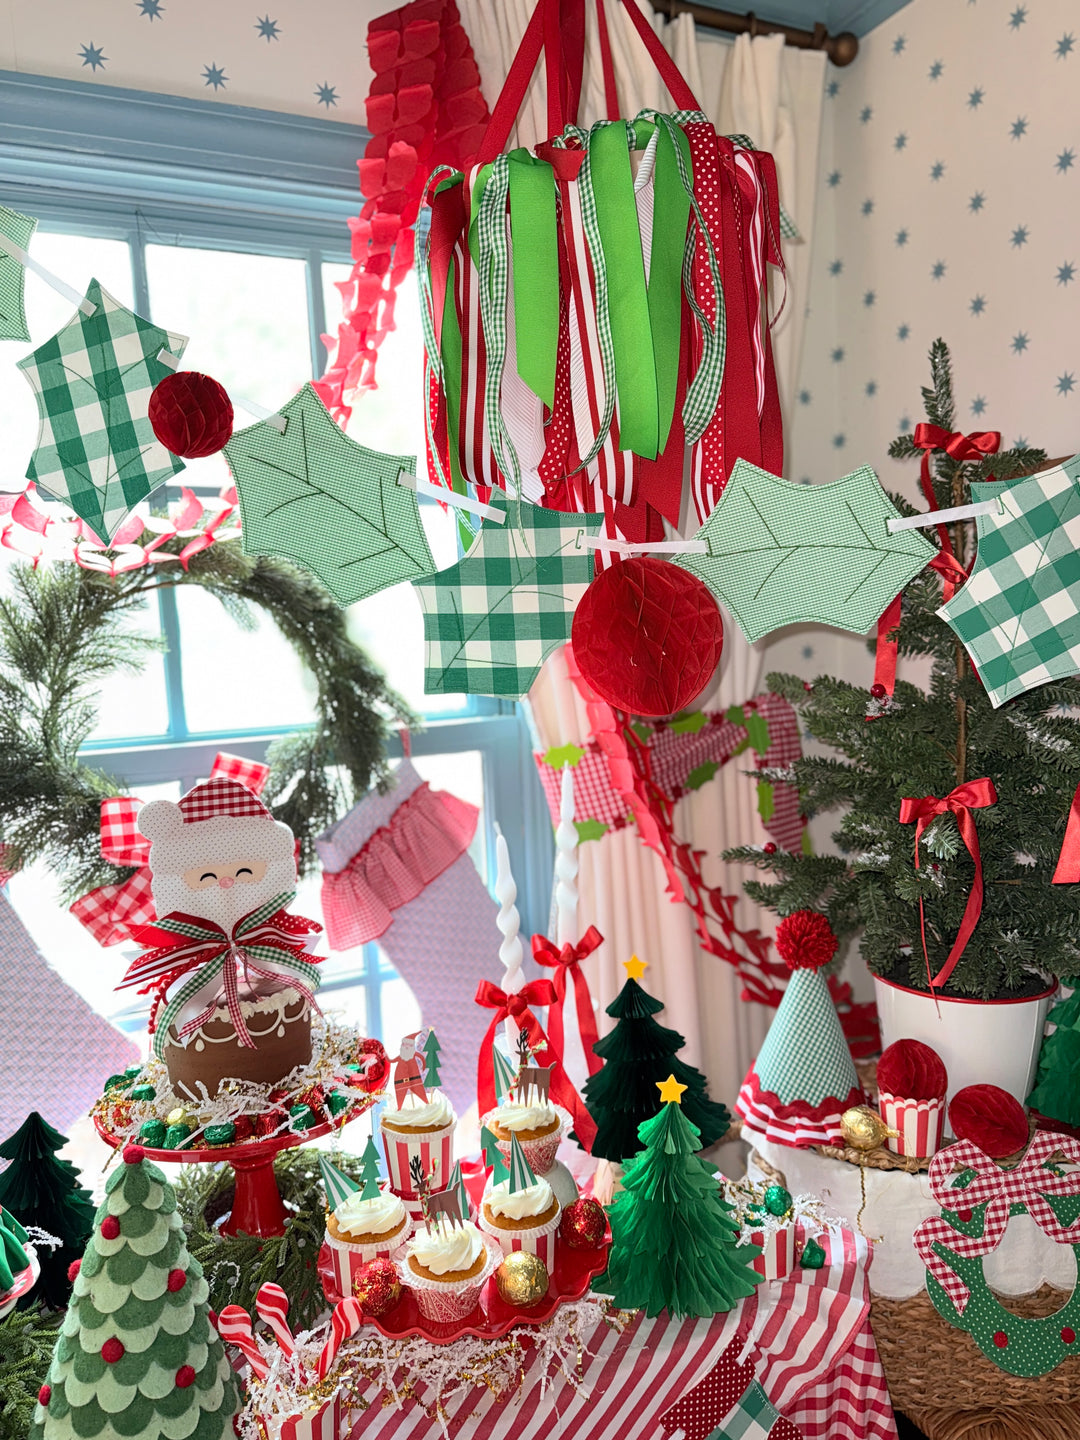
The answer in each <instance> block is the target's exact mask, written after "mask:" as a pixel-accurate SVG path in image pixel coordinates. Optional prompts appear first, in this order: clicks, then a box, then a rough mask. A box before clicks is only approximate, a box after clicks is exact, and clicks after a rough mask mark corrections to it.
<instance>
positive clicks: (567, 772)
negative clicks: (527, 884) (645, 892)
mask: <svg viewBox="0 0 1080 1440" xmlns="http://www.w3.org/2000/svg"><path fill="white" fill-rule="evenodd" d="M577 849H578V832H577V826H576V825H575V824H574V772H573V770H571V768H570V766H569V765H564V766H563V772H562V794H561V797H560V803H559V823H558V825H557V826H556V828H555V915H556V928H555V939H556V941H557V943H558V944H559V945H560V946H561V945H575V944H576V943H577V941H578V940H579V939H580V938H581V937H580V936H579V934H578V917H577V906H578V891H577V885H576V884H575V883H574V882H575V881H576V880H577V873H578V855H577Z"/></svg>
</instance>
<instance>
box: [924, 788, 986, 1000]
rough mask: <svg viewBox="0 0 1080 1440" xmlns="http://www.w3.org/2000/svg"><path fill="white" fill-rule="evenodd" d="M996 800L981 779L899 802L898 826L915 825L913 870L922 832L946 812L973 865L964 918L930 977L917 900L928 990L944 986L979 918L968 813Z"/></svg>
mask: <svg viewBox="0 0 1080 1440" xmlns="http://www.w3.org/2000/svg"><path fill="white" fill-rule="evenodd" d="M997 798H998V797H997V791H996V790H995V789H994V782H993V781H992V780H989V779H987V778H985V777H984V778H983V779H982V780H968V781H967V782H966V783H965V784H963V785H957V787H956V789H955V790H950V791H949V793H948V795H946V796H944V798H943V799H941V800H939V799H938V798H937V796H936V795H919V796H915V797H912V798H907V797H905V798H904V799H902V800H901V801H900V824H901V825H910V824H912V823H913V822H914V825H915V869H916V870H918V868H919V841H920V840H921V839H922V835H923V831H924V830H925V829H926V827H927V826H928V825H929V824H930V822H931V821H932V820H936V819H937V817H938V816H939V815H944V813H945V812H946V810H949V811H951V812H952V814H953V815H954V816H955V817H956V828H957V829H958V830H959V831H960V838H961V840H963V842H964V844H965V845H966V846H967V848H968V854H969V855H970V856H971V858H972V860H974V862H975V878H974V880H973V881H972V883H971V893H970V894H969V895H968V899H967V905H966V906H965V907H964V918H963V920H962V921H961V922H960V929H959V931H958V932H957V936H956V939H955V940H954V941H953V946H952V949H951V950H950V951H949V956H948V959H947V960H946V961H945V964H944V965H943V966H942V967H941V969H940V970H939V971H938V973H937V974H936V975H934V976H932V977H931V975H930V956H929V954H928V953H927V949H926V916H925V914H924V912H923V902H922V897H921V896H920V898H919V929H920V931H921V933H922V948H923V957H924V959H925V960H926V977H927V979H928V980H929V981H930V986H931V989H933V988H935V987H938V986H941V985H944V984H945V982H946V980H948V978H949V976H950V975H951V974H952V972H953V971H954V970H955V968H956V962H957V961H958V960H959V959H960V956H961V955H962V954H963V953H964V949H965V947H966V946H967V942H968V941H969V940H970V939H971V934H972V931H973V930H974V929H975V926H976V925H977V924H978V920H979V915H980V914H981V913H982V902H983V873H982V855H981V854H980V853H979V834H978V831H977V830H976V829H975V820H974V818H973V817H972V814H971V811H972V810H981V809H983V808H984V807H985V806H987V805H996V804H997Z"/></svg>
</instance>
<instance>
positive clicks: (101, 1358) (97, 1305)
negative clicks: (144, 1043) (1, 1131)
mask: <svg viewBox="0 0 1080 1440" xmlns="http://www.w3.org/2000/svg"><path fill="white" fill-rule="evenodd" d="M208 1295H209V1288H208V1286H207V1283H206V1281H205V1280H204V1279H203V1273H202V1267H201V1266H200V1265H199V1264H198V1262H197V1261H195V1260H193V1259H192V1258H191V1256H190V1254H189V1253H188V1249H187V1244H186V1242H185V1238H184V1231H183V1227H182V1225H181V1222H180V1216H179V1214H178V1212H177V1208H176V1195H175V1193H174V1191H173V1188H172V1186H171V1185H170V1184H169V1182H168V1181H167V1180H166V1179H165V1176H164V1175H163V1174H162V1172H161V1171H160V1170H159V1169H158V1168H157V1166H156V1165H153V1164H151V1162H150V1161H148V1160H146V1159H145V1158H144V1157H143V1151H142V1149H141V1148H140V1147H139V1146H136V1145H133V1146H128V1148H127V1149H126V1150H125V1151H124V1162H123V1164H122V1165H121V1166H120V1167H119V1168H118V1169H117V1170H116V1171H115V1173H114V1174H113V1175H112V1176H111V1177H110V1179H109V1182H108V1185H107V1187H106V1198H105V1201H104V1203H103V1204H102V1205H101V1206H100V1208H99V1209H98V1211H97V1214H96V1215H95V1217H94V1231H93V1234H92V1235H91V1237H90V1243H89V1244H88V1245H87V1247H86V1253H85V1254H84V1256H83V1258H82V1262H81V1265H80V1267H79V1270H78V1274H77V1275H76V1277H75V1285H74V1290H73V1294H72V1300H71V1306H70V1308H69V1309H68V1313H67V1315H66V1317H65V1319H64V1323H63V1325H62V1327H61V1330H60V1335H59V1338H58V1340H57V1343H56V1349H55V1351H54V1353H53V1359H52V1364H51V1365H50V1367H49V1373H48V1376H47V1378H46V1382H45V1385H44V1386H43V1387H42V1390H41V1393H40V1395H39V1397H38V1404H37V1407H36V1409H35V1411H34V1419H33V1423H32V1425H31V1427H30V1440H75V1437H78V1440H94V1437H95V1436H102V1437H103V1440H104V1437H108V1440H113V1437H115V1436H117V1435H123V1436H125V1437H130V1440H231V1437H232V1434H233V1425H232V1422H233V1417H234V1415H235V1414H236V1413H237V1410H238V1409H239V1397H238V1393H237V1387H236V1381H235V1378H234V1376H233V1371H232V1368H231V1366H230V1365H229V1362H228V1359H227V1358H226V1355H225V1347H224V1346H223V1345H222V1343H221V1340H220V1338H219V1337H218V1334H217V1331H216V1329H215V1328H214V1326H213V1325H212V1323H211V1320H210V1312H209V1307H208V1304H207V1297H208Z"/></svg>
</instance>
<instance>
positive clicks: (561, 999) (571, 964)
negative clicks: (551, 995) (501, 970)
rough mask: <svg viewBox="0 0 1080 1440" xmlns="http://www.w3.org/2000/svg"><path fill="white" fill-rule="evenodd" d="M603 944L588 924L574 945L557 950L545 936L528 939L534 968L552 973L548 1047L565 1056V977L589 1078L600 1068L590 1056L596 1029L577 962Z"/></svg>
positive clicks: (600, 937) (579, 962)
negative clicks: (570, 985) (569, 981)
mask: <svg viewBox="0 0 1080 1440" xmlns="http://www.w3.org/2000/svg"><path fill="white" fill-rule="evenodd" d="M603 943H604V937H603V936H602V935H601V934H600V931H599V930H597V928H596V926H595V925H590V926H589V928H588V930H586V931H585V934H584V935H583V936H582V937H581V939H580V940H579V941H578V943H577V944H576V945H570V944H567V945H564V946H563V947H562V948H561V949H560V948H559V947H558V946H557V945H553V944H552V942H551V941H550V940H549V939H548V938H547V936H546V935H534V936H533V937H532V952H533V959H534V960H535V961H536V963H537V964H538V965H543V966H545V967H546V968H548V969H551V970H554V971H555V975H554V977H553V981H552V983H553V985H554V987H555V1000H554V1002H553V1003H552V1006H551V1010H550V1012H549V1014H548V1029H549V1030H550V1031H551V1044H552V1048H553V1049H554V1050H556V1051H557V1052H558V1054H559V1055H560V1056H565V1054H566V1045H565V1042H564V1034H563V1010H564V1009H565V1007H566V977H567V975H569V976H570V977H571V979H572V980H573V982H574V1006H575V1008H576V1010H577V1022H578V1034H579V1035H580V1036H581V1048H582V1049H583V1050H584V1052H585V1064H586V1066H587V1067H588V1071H589V1074H590V1075H595V1074H596V1072H597V1071H598V1070H599V1069H600V1063H601V1062H600V1057H599V1055H594V1054H593V1046H594V1045H595V1044H596V1042H597V1040H599V1038H600V1036H599V1034H598V1033H597V1029H596V1016H595V1014H594V1013H593V1004H592V996H591V995H590V994H589V982H588V981H587V980H586V979H585V976H584V974H583V973H582V970H581V962H582V960H585V959H586V958H587V957H588V956H590V955H591V954H592V953H593V951H594V950H595V949H596V948H597V946H599V945H602V944H603Z"/></svg>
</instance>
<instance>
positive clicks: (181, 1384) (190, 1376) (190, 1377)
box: [176, 1365, 195, 1390]
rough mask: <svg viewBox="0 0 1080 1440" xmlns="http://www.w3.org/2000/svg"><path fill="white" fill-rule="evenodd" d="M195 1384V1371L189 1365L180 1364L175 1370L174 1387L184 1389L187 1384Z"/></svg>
mask: <svg viewBox="0 0 1080 1440" xmlns="http://www.w3.org/2000/svg"><path fill="white" fill-rule="evenodd" d="M194 1384H195V1371H194V1370H193V1369H192V1367H191V1366H190V1365H181V1366H180V1369H179V1370H177V1372H176V1388H177V1389H178V1390H186V1389H187V1388H188V1386H189V1385H194Z"/></svg>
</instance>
